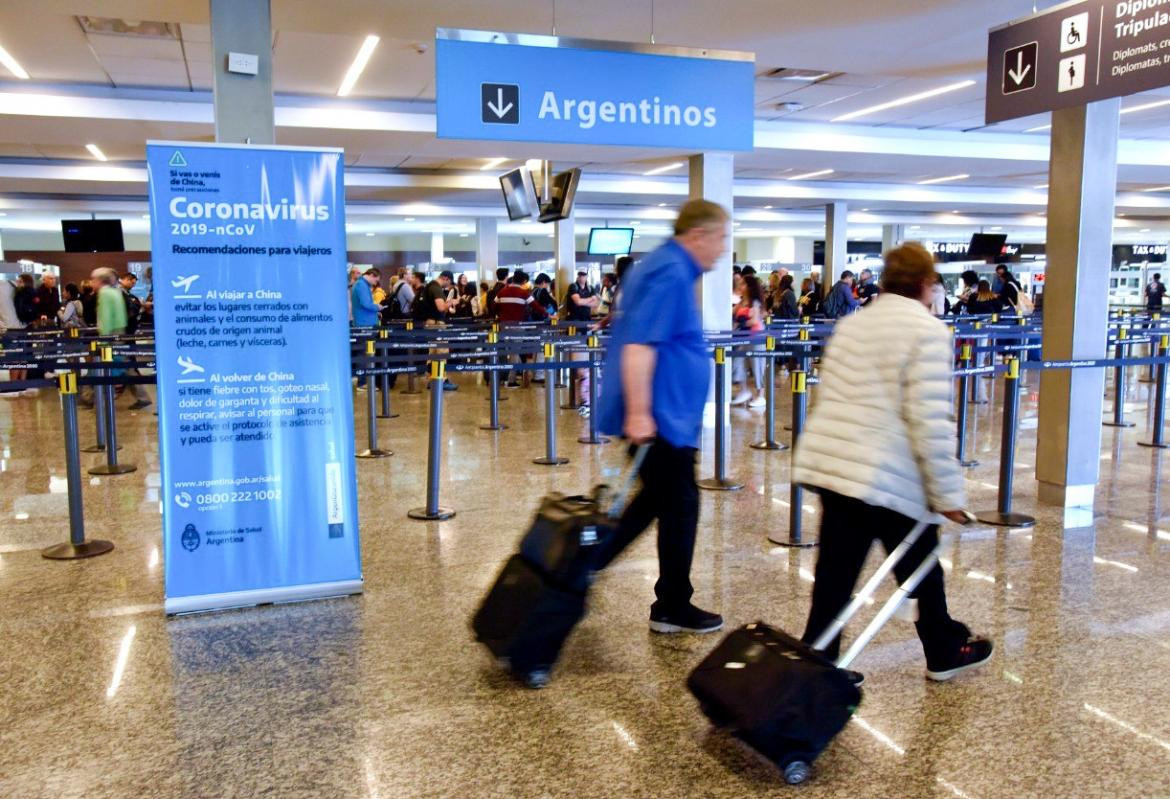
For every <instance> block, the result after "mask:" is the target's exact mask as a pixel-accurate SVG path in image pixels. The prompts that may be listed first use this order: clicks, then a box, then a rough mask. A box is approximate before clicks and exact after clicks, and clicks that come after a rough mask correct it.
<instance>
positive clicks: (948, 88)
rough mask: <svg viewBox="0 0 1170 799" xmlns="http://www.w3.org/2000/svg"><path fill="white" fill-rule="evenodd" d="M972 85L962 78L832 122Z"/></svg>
mask: <svg viewBox="0 0 1170 799" xmlns="http://www.w3.org/2000/svg"><path fill="white" fill-rule="evenodd" d="M974 85H975V81H973V80H964V81H960V82H959V83H951V84H949V85H947V86H940V87H938V88H937V89H931V90H930V91H925V92H918V93H917V94H909V95H907V96H905V97H899V98H898V99H897V100H890V101H889V102H888V103H879V104H878V105H871V106H869V107H868V108H862V109H860V110H857V111H851V112H850V113H848V114H842V115H841V116H839V117H836V118H835V119H834V120H833V121H834V122H847V121H849V120H850V119H857V118H858V117H864V116H869V115H870V114H876V113H877V112H879V111H885V110H887V109H890V108H897V107H898V106H902V105H908V104H910V103H916V102H918V101H919V100H928V99H930V98H931V97H938V96H939V95H940V94H947V93H948V92H955V91H958V90H959V89H966V88H967V87H968V86H974Z"/></svg>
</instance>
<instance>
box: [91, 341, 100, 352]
mask: <svg viewBox="0 0 1170 799" xmlns="http://www.w3.org/2000/svg"><path fill="white" fill-rule="evenodd" d="M97 349H98V347H97V341H90V342H89V351H90V352H97Z"/></svg>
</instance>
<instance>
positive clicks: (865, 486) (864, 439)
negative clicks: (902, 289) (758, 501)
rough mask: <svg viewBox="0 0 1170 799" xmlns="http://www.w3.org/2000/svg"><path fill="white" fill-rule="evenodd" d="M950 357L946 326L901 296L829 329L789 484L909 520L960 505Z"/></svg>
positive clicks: (962, 498)
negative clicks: (826, 491)
mask: <svg viewBox="0 0 1170 799" xmlns="http://www.w3.org/2000/svg"><path fill="white" fill-rule="evenodd" d="M953 357H954V356H953V349H952V344H951V336H950V333H949V332H948V331H947V328H946V325H944V324H943V323H942V322H940V321H939V320H938V319H935V318H934V317H933V316H931V315H930V312H929V311H928V310H927V309H926V307H925V306H924V305H923V304H922V303H920V302H918V301H916V300H912V299H909V298H907V297H901V296H898V295H896V294H882V295H880V296H879V297H878V298H877V299H876V300H874V301H873V302H872V303H871V304H870V305H869V307H867V308H865V309H863V310H862V311H860V312H858V313H855V314H853V315H851V316H847V317H845V318H844V319H842V320H841V321H840V322H838V323H837V326H836V328H835V330H834V332H833V335H832V336H831V337H830V338H829V343H828V345H827V347H826V351H825V355H824V358H823V360H822V364H821V373H820V378H821V382H820V385H819V386H818V387H817V388H816V394H815V395H814V400H815V401H814V403H813V407H812V410H811V411H810V412H809V418H808V424H807V425H806V427H805V429H804V432H803V433H802V434H801V435H800V438H799V440H798V441H797V445H796V453H795V459H794V463H793V478H792V479H793V480H795V481H796V482H798V483H801V484H803V485H806V486H813V487H818V488H827V489H830V490H832V491H835V492H837V493H838V494H843V495H845V496H847V497H853V498H855V499H859V500H861V501H862V502H866V503H869V504H870V505H877V506H880V507H883V508H889V509H890V510H893V511H896V512H898V513H901V514H902V515H904V516H909V517H911V518H914V519H923V518H927V517H928V515H929V516H931V517H932V518H933V520H934V521H935V522H941V521H942V519H941V517H940V516H938V515H937V513H938V512H939V511H945V510H951V509H955V508H962V507H965V500H966V497H965V495H964V490H963V477H962V472H961V471H960V469H959V464H958V461H957V460H956V457H955V431H954V425H953V424H952V422H951V380H952V374H951V367H952V363H953Z"/></svg>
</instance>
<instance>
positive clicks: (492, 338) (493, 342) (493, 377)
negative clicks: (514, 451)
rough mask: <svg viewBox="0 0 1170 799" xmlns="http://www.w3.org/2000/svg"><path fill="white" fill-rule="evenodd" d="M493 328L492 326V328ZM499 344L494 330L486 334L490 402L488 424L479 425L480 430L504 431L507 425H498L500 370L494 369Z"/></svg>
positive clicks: (498, 354)
mask: <svg viewBox="0 0 1170 799" xmlns="http://www.w3.org/2000/svg"><path fill="white" fill-rule="evenodd" d="M494 327H495V326H494V325H493V328H494ZM499 342H500V334H499V333H498V332H496V331H495V330H492V332H490V333H488V334H487V343H488V346H490V347H491V348H492V350H491V352H489V353H488V366H489V367H491V368H490V369H489V370H488V391H489V392H490V393H489V394H488V400H489V401H490V402H491V405H489V406H488V407H489V408H490V411H489V414H490V415H489V417H488V423H487V424H484V425H480V426H479V429H480V430H505V429H507V425H503V424H500V370H499V369H497V368H495V367H497V366H499V363H500V350H499V347H498V344H499Z"/></svg>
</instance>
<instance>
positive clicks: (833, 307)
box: [824, 269, 860, 319]
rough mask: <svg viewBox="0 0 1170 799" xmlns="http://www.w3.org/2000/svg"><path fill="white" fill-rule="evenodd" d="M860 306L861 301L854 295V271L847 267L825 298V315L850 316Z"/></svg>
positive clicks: (836, 317)
mask: <svg viewBox="0 0 1170 799" xmlns="http://www.w3.org/2000/svg"><path fill="white" fill-rule="evenodd" d="M859 307H860V303H859V302H858V301H857V298H856V297H854V296H853V273H852V272H850V271H849V270H848V269H846V270H845V271H844V272H842V273H841V279H840V280H838V281H837V284H836V285H835V286H833V288H832V290H831V291H830V292H829V296H828V297H826V298H825V306H824V311H825V316H826V317H828V318H829V319H838V318H840V317H842V316H848V315H849V314H851V313H853V312H854V311H856V310H857V309H858V308H859Z"/></svg>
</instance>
